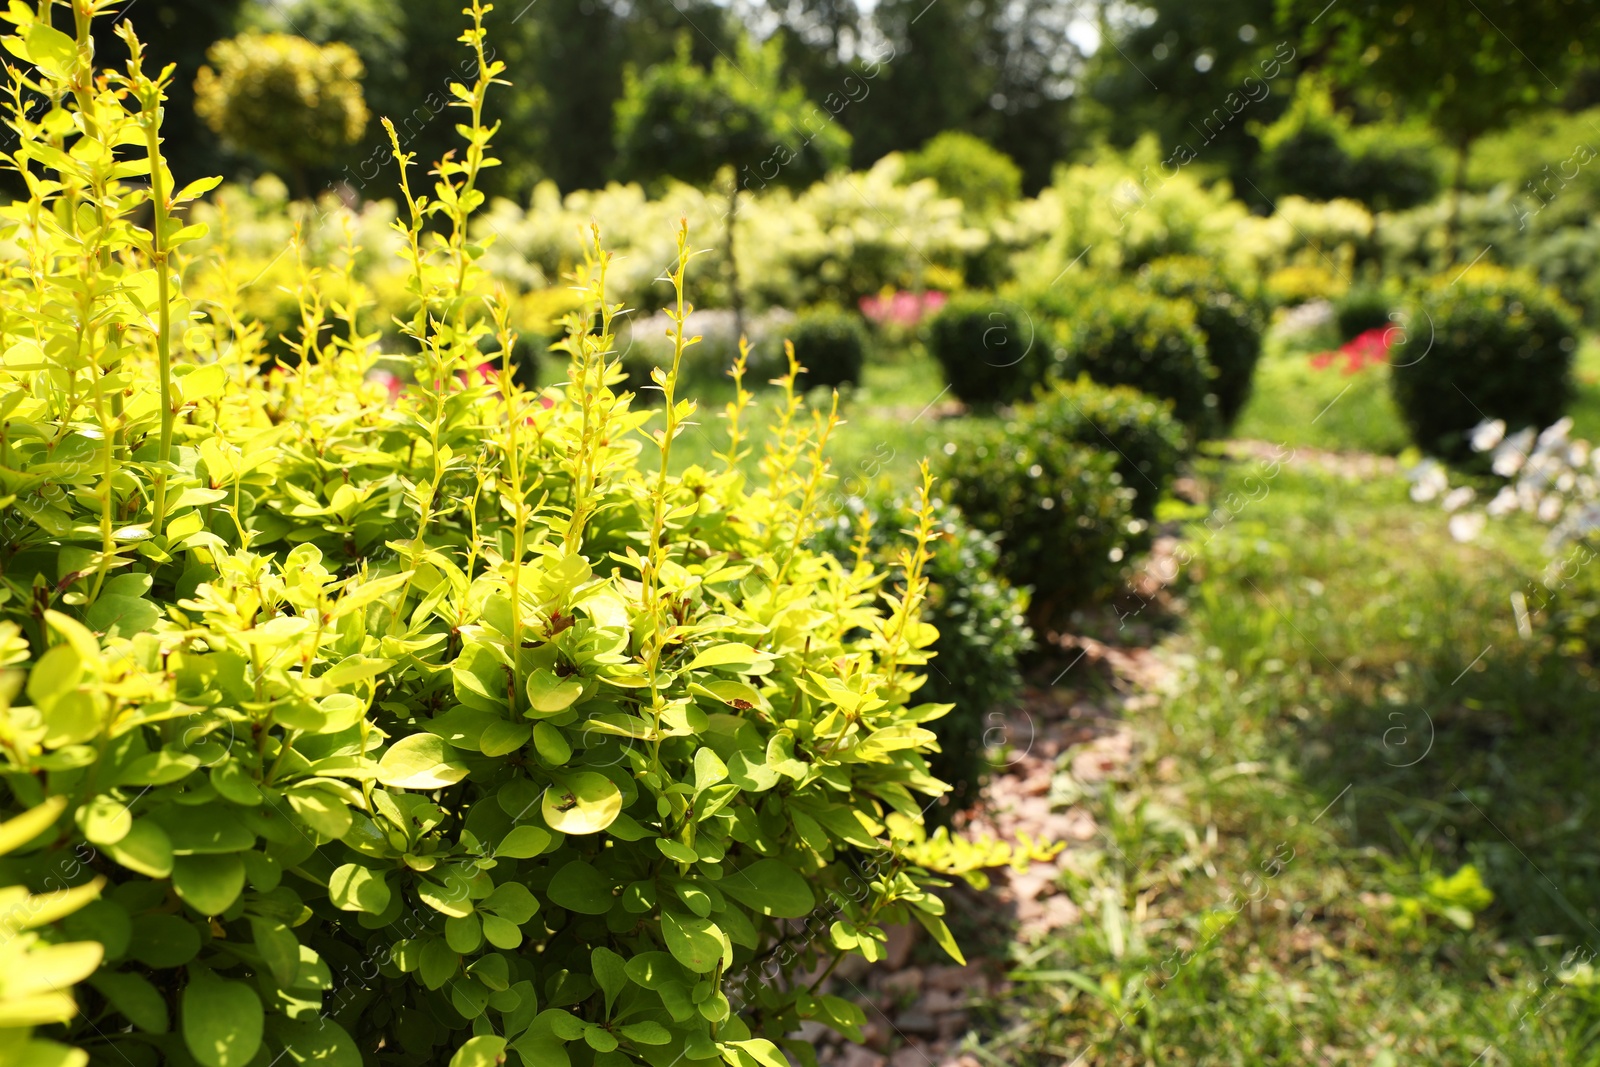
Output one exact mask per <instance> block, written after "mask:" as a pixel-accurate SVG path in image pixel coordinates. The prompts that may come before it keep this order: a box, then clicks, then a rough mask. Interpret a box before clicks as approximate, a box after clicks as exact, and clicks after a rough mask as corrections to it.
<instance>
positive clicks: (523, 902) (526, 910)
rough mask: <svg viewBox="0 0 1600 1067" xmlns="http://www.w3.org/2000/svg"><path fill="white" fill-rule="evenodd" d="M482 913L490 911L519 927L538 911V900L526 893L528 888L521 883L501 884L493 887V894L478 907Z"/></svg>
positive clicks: (485, 898)
mask: <svg viewBox="0 0 1600 1067" xmlns="http://www.w3.org/2000/svg"><path fill="white" fill-rule="evenodd" d="M478 906H479V907H480V908H481V909H483V910H484V911H492V912H494V913H495V914H496V915H499V916H500V917H501V918H505V919H510V920H511V921H512V922H514V923H516V924H517V925H518V926H521V925H522V924H523V923H525V922H527V921H528V920H529V919H531V918H533V916H534V914H535V913H536V912H538V910H539V898H538V897H536V896H534V895H533V894H532V893H531V892H529V891H528V887H527V886H525V885H523V884H522V883H521V882H502V883H501V884H499V885H497V886H495V887H494V892H492V893H490V894H489V895H488V896H486V897H484V898H483V900H482V901H481V902H480V903H479V905H478Z"/></svg>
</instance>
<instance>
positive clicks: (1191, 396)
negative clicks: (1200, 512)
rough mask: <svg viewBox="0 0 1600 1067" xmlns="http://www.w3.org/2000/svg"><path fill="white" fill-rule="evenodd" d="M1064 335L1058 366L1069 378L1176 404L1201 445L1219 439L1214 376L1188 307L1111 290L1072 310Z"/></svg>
mask: <svg viewBox="0 0 1600 1067" xmlns="http://www.w3.org/2000/svg"><path fill="white" fill-rule="evenodd" d="M1064 333H1065V345H1064V354H1063V355H1062V357H1061V359H1060V362H1061V365H1062V368H1063V370H1064V371H1065V372H1066V373H1067V374H1068V375H1077V374H1087V375H1088V376H1089V377H1090V378H1093V379H1094V380H1095V381H1097V382H1099V383H1101V384H1102V385H1131V386H1133V387H1134V388H1135V389H1138V390H1140V391H1142V392H1146V393H1149V394H1150V395H1151V396H1155V397H1161V398H1162V399H1164V400H1170V401H1172V410H1173V414H1175V415H1176V416H1177V417H1178V420H1179V421H1180V422H1182V423H1183V424H1184V425H1185V426H1187V427H1188V428H1189V431H1190V433H1192V434H1193V435H1194V436H1195V437H1197V438H1200V437H1208V436H1210V435H1211V434H1212V433H1214V432H1215V430H1216V428H1217V425H1218V422H1219V418H1218V413H1217V398H1216V395H1215V393H1214V389H1215V382H1216V371H1215V369H1214V368H1213V367H1212V365H1211V360H1210V359H1209V358H1207V356H1206V341H1205V336H1204V334H1202V333H1201V332H1200V328H1199V327H1198V326H1197V325H1195V310H1194V305H1192V304H1190V303H1189V302H1188V301H1185V300H1168V299H1167V298H1165V297H1161V296H1156V295H1154V294H1152V293H1148V292H1146V291H1144V290H1143V289H1140V288H1137V287H1135V286H1131V285H1116V286H1109V287H1107V288H1104V289H1101V290H1100V291H1099V292H1098V293H1096V294H1095V296H1094V297H1093V298H1092V299H1089V300H1086V301H1083V302H1081V303H1079V304H1078V305H1077V306H1076V307H1075V308H1074V309H1073V310H1072V313H1071V319H1070V320H1069V321H1068V323H1067V324H1066V326H1065V329H1064Z"/></svg>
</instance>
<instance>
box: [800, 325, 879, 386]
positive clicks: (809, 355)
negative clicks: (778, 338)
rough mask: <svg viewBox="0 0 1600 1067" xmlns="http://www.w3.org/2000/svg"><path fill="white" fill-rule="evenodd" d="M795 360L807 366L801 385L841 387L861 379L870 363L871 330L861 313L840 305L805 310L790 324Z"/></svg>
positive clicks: (801, 378) (801, 376)
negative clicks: (869, 339) (863, 370)
mask: <svg viewBox="0 0 1600 1067" xmlns="http://www.w3.org/2000/svg"><path fill="white" fill-rule="evenodd" d="M788 336H789V340H790V341H791V342H792V343H793V344H794V355H795V359H797V360H799V361H800V365H801V366H802V367H804V368H805V371H804V373H802V374H801V375H800V386H801V388H804V389H811V388H814V387H816V386H819V385H820V386H824V387H827V388H832V389H837V388H838V387H839V386H841V385H846V384H850V385H853V384H855V383H857V382H859V381H861V369H862V368H863V367H864V366H866V363H867V344H868V341H867V330H866V327H865V326H863V325H862V324H861V318H860V316H858V315H852V314H850V312H848V311H845V310H843V309H842V308H836V307H821V308H814V309H813V310H811V311H807V312H804V313H803V314H801V315H800V317H799V318H797V319H796V320H795V322H794V325H792V326H790V327H789V334H788Z"/></svg>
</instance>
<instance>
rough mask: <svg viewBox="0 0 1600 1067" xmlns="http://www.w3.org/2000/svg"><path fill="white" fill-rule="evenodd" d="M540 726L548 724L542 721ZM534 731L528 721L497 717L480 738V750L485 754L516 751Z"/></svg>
mask: <svg viewBox="0 0 1600 1067" xmlns="http://www.w3.org/2000/svg"><path fill="white" fill-rule="evenodd" d="M539 725H540V726H545V725H547V724H545V723H540V724H539ZM533 732H534V731H533V730H531V729H530V728H529V727H528V724H527V723H519V722H506V721H504V720H502V719H496V720H495V721H494V722H492V723H490V724H489V725H488V727H486V728H485V729H484V731H483V734H482V735H481V736H480V737H479V738H478V750H479V751H480V752H482V753H483V754H484V755H485V756H504V755H506V754H507V753H511V752H515V751H516V750H517V749H519V748H521V747H522V746H523V745H525V744H527V743H528V736H529V734H531V733H533Z"/></svg>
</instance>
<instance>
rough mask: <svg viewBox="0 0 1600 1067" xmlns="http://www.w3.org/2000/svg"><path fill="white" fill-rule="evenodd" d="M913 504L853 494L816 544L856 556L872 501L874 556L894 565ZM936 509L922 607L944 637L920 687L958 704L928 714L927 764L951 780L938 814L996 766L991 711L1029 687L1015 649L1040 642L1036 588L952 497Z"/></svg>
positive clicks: (924, 697)
mask: <svg viewBox="0 0 1600 1067" xmlns="http://www.w3.org/2000/svg"><path fill="white" fill-rule="evenodd" d="M906 504H907V502H906V501H904V500H896V499H894V498H892V497H890V496H888V495H887V494H879V495H878V496H877V497H875V498H874V499H872V500H870V501H862V500H861V499H860V498H852V499H851V501H850V503H849V505H848V507H847V509H846V510H845V511H844V512H843V513H842V514H841V515H839V516H838V518H836V519H835V520H834V521H833V522H832V523H830V524H828V525H827V526H825V527H823V529H822V530H821V531H820V532H819V534H818V537H817V545H818V547H819V548H821V549H823V550H825V551H827V552H830V553H832V554H833V555H835V556H837V557H839V558H840V559H842V560H844V561H845V562H846V563H847V564H848V563H850V562H851V561H853V560H854V559H855V540H856V537H857V535H858V533H859V531H860V515H861V512H862V511H863V510H870V511H871V513H872V515H873V516H874V518H875V521H874V522H873V524H872V527H871V530H870V532H869V538H868V559H869V560H870V561H871V562H873V563H874V564H876V565H877V566H878V567H879V569H881V570H883V571H884V572H885V573H890V574H892V573H894V561H895V555H896V553H897V552H898V551H900V550H901V549H903V548H904V547H906V546H907V544H909V542H908V540H907V538H906V536H905V535H904V534H903V533H901V532H900V530H901V528H902V527H904V526H905V525H906V523H905V522H904V521H902V520H903V519H904V516H905V515H906V513H907V509H906ZM938 513H939V526H938V535H937V539H936V540H935V541H934V543H933V545H932V550H933V559H932V560H931V561H929V563H928V576H929V578H930V580H931V581H932V583H933V584H932V587H931V588H930V589H929V591H928V603H927V606H926V607H925V608H924V609H923V616H922V617H923V621H924V622H927V623H929V624H931V625H932V626H933V627H935V628H936V629H937V630H938V631H939V637H938V639H937V640H936V641H934V643H933V644H932V645H931V646H930V650H931V651H932V652H933V653H934V654H935V655H934V658H933V660H932V662H930V663H929V664H928V665H927V667H926V668H925V669H924V673H925V674H926V675H927V679H928V680H927V683H926V684H924V685H923V687H922V688H921V689H919V690H917V700H918V701H923V702H929V703H935V704H953V705H955V707H953V708H952V709H951V710H950V713H949V714H948V715H945V716H944V717H942V718H939V719H934V720H933V721H932V722H930V723H928V724H927V725H928V727H929V729H931V730H932V731H933V732H934V733H935V734H936V735H937V736H938V738H939V751H938V752H935V753H932V754H930V755H929V756H928V769H929V771H930V773H932V774H933V776H934V777H935V778H938V779H940V780H941V781H944V782H948V783H949V784H950V786H951V791H950V793H949V794H948V795H947V797H946V798H945V801H946V802H945V803H943V804H942V806H941V807H938V808H935V809H932V810H930V811H929V815H930V816H933V815H935V814H939V815H941V816H942V815H949V814H954V813H955V812H957V811H961V810H963V809H964V808H966V807H967V806H969V805H970V804H971V802H972V801H973V800H975V799H976V798H977V794H978V789H979V787H980V786H981V785H982V784H983V778H984V775H985V773H986V772H987V770H988V768H989V761H988V756H987V754H986V752H985V746H986V741H985V734H986V733H987V732H988V729H989V725H990V718H989V716H990V713H991V712H992V711H993V710H994V709H996V708H1003V707H1005V706H1006V705H1007V704H1008V703H1009V702H1011V701H1013V700H1015V699H1016V697H1017V695H1018V694H1019V693H1020V692H1021V690H1022V673H1021V671H1020V670H1019V669H1018V667H1017V659H1018V657H1019V656H1021V655H1022V654H1023V653H1025V652H1027V651H1028V649H1029V648H1030V647H1031V646H1032V644H1033V631H1032V630H1030V629H1029V628H1028V621H1027V611H1028V596H1027V594H1026V593H1025V592H1023V591H1022V590H1020V589H1018V588H1016V587H1015V586H1013V585H1012V584H1011V583H1010V582H1008V581H1006V579H1005V578H1003V577H1001V576H1000V574H999V571H998V565H999V559H1000V548H999V545H998V543H997V542H996V541H995V539H994V538H993V537H991V536H989V535H988V534H985V533H984V532H983V531H981V530H978V529H976V528H975V527H973V526H972V524H971V523H969V522H967V520H966V518H965V517H963V516H962V514H961V512H960V511H958V510H956V508H954V507H952V506H950V505H949V504H944V503H939V504H938Z"/></svg>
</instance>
